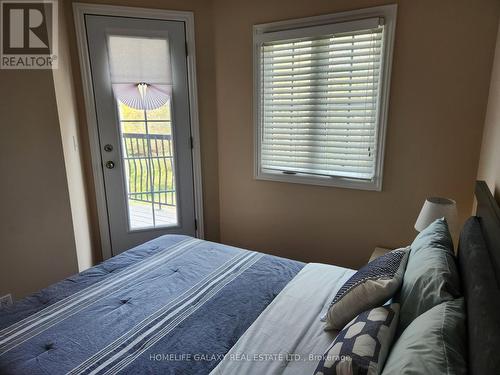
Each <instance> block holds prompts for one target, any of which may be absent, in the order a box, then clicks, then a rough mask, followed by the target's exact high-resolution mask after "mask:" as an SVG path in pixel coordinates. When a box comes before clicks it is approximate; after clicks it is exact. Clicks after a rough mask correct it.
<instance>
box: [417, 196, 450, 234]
mask: <svg viewBox="0 0 500 375" xmlns="http://www.w3.org/2000/svg"><path fill="white" fill-rule="evenodd" d="M442 217H444V218H445V219H446V221H447V223H448V228H449V229H450V232H452V233H453V232H454V231H455V227H456V225H457V202H455V201H454V200H453V199H449V198H439V197H433V198H427V199H426V200H425V203H424V205H423V207H422V210H421V211H420V214H419V215H418V218H417V222H416V223H415V229H416V230H417V231H419V232H421V231H422V230H424V229H425V228H427V227H428V226H429V225H430V224H431V223H432V222H433V221H434V220H436V219H440V218H442Z"/></svg>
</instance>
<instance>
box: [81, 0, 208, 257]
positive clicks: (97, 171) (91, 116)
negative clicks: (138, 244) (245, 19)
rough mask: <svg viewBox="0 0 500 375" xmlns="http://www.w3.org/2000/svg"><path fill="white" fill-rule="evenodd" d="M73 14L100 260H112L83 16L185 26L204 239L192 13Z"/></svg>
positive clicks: (101, 8) (93, 10)
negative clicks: (89, 151) (89, 152)
mask: <svg viewBox="0 0 500 375" xmlns="http://www.w3.org/2000/svg"><path fill="white" fill-rule="evenodd" d="M73 14H74V20H75V31H76V39H77V46H78V55H79V60H80V71H81V76H82V83H83V96H84V102H85V113H86V118H87V128H88V133H89V141H90V150H91V158H92V175H93V179H94V188H95V199H96V203H97V216H98V220H99V234H100V237H101V252H102V256H103V259H109V258H111V256H112V253H111V237H110V233H109V220H108V209H107V204H106V193H105V190H104V175H103V169H102V168H103V166H102V161H101V148H100V145H99V134H98V128H97V113H96V108H95V103H94V88H93V84H92V75H91V71H90V58H89V51H88V48H87V34H86V31H85V15H86V14H93V15H102V16H119V17H120V16H121V17H133V18H146V19H157V20H165V21H181V22H184V24H185V30H186V43H187V70H188V89H189V111H190V113H189V117H190V123H191V136H192V137H193V148H192V150H191V152H192V157H193V184H194V205H195V219H196V222H197V229H196V237H198V238H204V226H203V190H202V177H201V154H200V127H199V114H198V89H197V83H196V53H195V35H194V15H193V12H184V11H171V10H163V9H148V8H135V7H123V6H114V5H99V4H83V3H74V4H73Z"/></svg>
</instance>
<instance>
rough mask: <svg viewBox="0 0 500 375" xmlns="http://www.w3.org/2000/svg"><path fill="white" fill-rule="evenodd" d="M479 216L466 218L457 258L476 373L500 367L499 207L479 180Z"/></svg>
mask: <svg viewBox="0 0 500 375" xmlns="http://www.w3.org/2000/svg"><path fill="white" fill-rule="evenodd" d="M475 195H476V200H477V212H476V216H473V217H471V218H469V219H468V220H467V222H466V223H465V225H464V227H463V229H462V232H461V233H460V242H459V246H458V261H459V268H460V274H461V280H462V288H463V292H464V296H465V302H466V307H467V331H468V352H469V353H468V357H469V360H468V366H469V373H470V374H473V375H483V374H496V373H498V371H499V369H500V355H499V354H498V350H499V349H500V208H499V206H498V204H497V202H496V201H495V199H494V197H493V196H492V194H491V192H490V190H489V188H488V186H487V185H486V183H485V182H484V181H477V182H476V189H475Z"/></svg>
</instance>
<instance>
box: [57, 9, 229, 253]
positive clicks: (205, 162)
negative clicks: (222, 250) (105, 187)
mask: <svg viewBox="0 0 500 375" xmlns="http://www.w3.org/2000/svg"><path fill="white" fill-rule="evenodd" d="M73 2H78V1H73V0H68V1H66V2H65V5H66V11H67V14H68V17H67V21H68V24H69V25H71V26H70V27H69V28H68V30H67V31H68V35H69V41H70V45H71V49H70V52H71V59H72V63H73V66H72V67H73V78H74V84H75V92H76V100H77V103H78V112H79V121H80V137H81V146H82V154H83V158H84V160H85V175H86V180H87V188H88V190H89V210H90V212H89V214H90V217H91V220H92V223H93V226H92V233H93V238H94V247H95V248H99V238H98V237H99V234H98V233H99V232H98V227H97V210H96V203H95V199H94V198H93V197H92V195H93V194H94V191H93V180H92V170H91V163H90V160H91V159H90V149H89V140H88V130H87V127H86V119H85V108H84V104H83V103H84V101H83V89H82V81H81V75H80V66H79V62H78V51H77V49H76V37H75V29H74V22H73V10H72V3H73ZM85 2H87V3H103V4H109V5H121V6H137V7H143V8H159V9H168V10H185V11H192V12H193V13H194V17H195V39H196V40H195V43H196V58H197V61H196V64H197V66H196V69H197V80H198V102H199V103H198V109H199V116H200V138H201V162H202V179H203V205H204V219H205V238H206V239H209V240H213V241H217V240H219V185H218V184H219V182H218V178H219V177H218V164H217V118H216V105H215V76H214V72H215V68H214V45H213V34H214V32H213V8H212V2H211V1H203V0H184V1H183V0H144V1H137V0H102V1H99V0H97V1H85Z"/></svg>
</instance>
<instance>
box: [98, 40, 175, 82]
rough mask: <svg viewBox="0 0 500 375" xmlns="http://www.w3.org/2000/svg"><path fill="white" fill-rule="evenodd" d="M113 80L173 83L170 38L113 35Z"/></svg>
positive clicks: (110, 52) (110, 44)
mask: <svg viewBox="0 0 500 375" xmlns="http://www.w3.org/2000/svg"><path fill="white" fill-rule="evenodd" d="M108 52H109V67H110V70H111V82H112V83H114V84H116V83H132V84H138V83H147V84H164V85H170V84H172V73H171V69H172V68H171V66H170V53H169V46H168V41H167V39H154V38H141V37H131V36H119V35H110V36H109V38H108Z"/></svg>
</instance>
